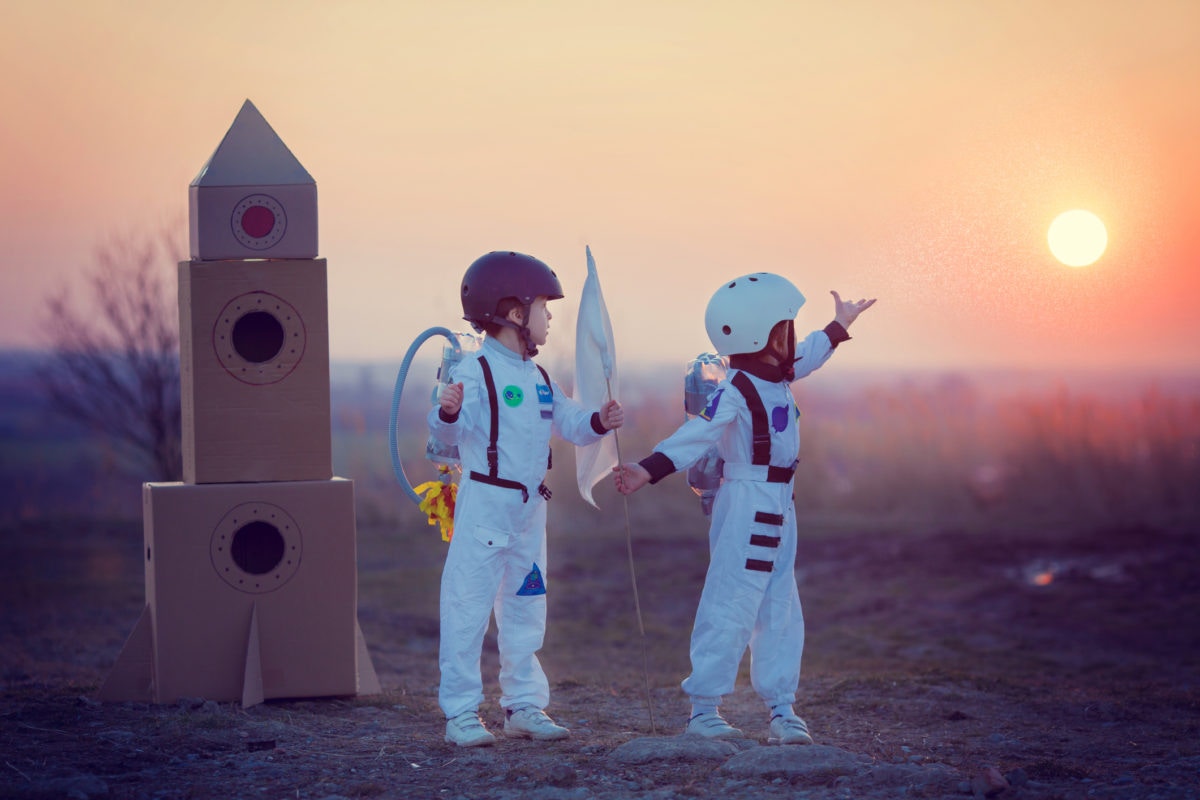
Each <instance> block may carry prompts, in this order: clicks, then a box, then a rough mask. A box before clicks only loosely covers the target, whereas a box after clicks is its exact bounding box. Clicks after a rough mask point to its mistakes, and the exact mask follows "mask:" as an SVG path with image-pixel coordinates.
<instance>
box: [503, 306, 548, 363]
mask: <svg viewBox="0 0 1200 800" xmlns="http://www.w3.org/2000/svg"><path fill="white" fill-rule="evenodd" d="M529 313H530V306H522V307H521V319H522V320H523V321H522V322H519V323H517V322H513V321H512V320H510V319H509V318H508V317H502V318H501V317H493V319H492V322H494V323H495V324H497V325H499V326H500V327H502V328H511V329H512V330H514V331H516V332H517V339H518V340H519V341H520V343H521V349H522V350H523V351H524V352H523V353H522V357H523V358H527V359H528V358H533V357H534V356H536V355H537V354H538V349H537V345H536V344H534V343H533V339H532V338H530V335H529V326H528V325H526V324H525V322H524V320H528V319H529Z"/></svg>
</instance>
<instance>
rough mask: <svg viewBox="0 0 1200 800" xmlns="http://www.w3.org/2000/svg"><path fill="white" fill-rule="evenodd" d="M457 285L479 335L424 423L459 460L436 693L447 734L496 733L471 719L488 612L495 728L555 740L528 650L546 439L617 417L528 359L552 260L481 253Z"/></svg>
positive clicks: (537, 624) (557, 289)
mask: <svg viewBox="0 0 1200 800" xmlns="http://www.w3.org/2000/svg"><path fill="white" fill-rule="evenodd" d="M461 292H462V293H461V299H462V307H463V318H464V319H466V320H467V321H469V322H470V323H471V324H472V326H474V327H475V329H476V330H477V331H480V332H482V333H485V334H486V336H485V338H484V342H483V346H482V347H481V348H480V349H479V350H478V351H477V352H475V353H472V354H470V355H467V356H465V357H464V358H463V360H462V361H461V362H460V363H459V364H458V365H457V366H455V368H454V371H453V373H452V375H451V381H452V382H451V383H450V385H448V386H447V387H445V388H444V389H443V391H442V394H441V396H440V398H439V400H438V405H437V406H436V407H435V408H433V409H432V410H431V411H430V413H429V428H430V431H431V432H432V434H433V435H434V437H436V438H437V439H438V440H439V441H441V442H443V443H445V444H448V445H457V446H458V452H459V456H460V458H461V459H462V467H463V481H462V484H461V486H460V488H459V492H458V497H457V502H456V504H455V510H454V517H455V519H454V537H453V539H452V540H451V542H450V549H449V552H448V553H447V555H446V565H445V567H444V569H443V571H442V589H441V641H440V646H439V653H438V666H439V667H440V669H441V685H440V686H439V689H438V702H439V703H440V705H441V708H442V712H443V713H444V714H445V715H446V720H447V721H446V741H448V742H451V743H453V744H456V745H459V746H462V747H475V746H479V745H489V744H492V743H493V742H494V741H495V737H494V736H493V735H492V734H491V733H490V732H489V731H488V729H487V728H486V727H485V726H484V724H483V721H482V720H481V719H480V717H479V705H480V703H482V702H483V681H482V677H481V674H480V653H481V651H482V648H483V637H484V633H485V632H486V631H487V627H488V622H489V620H490V618H491V616H492V615H493V614H494V615H495V618H496V629H497V643H498V646H499V651H500V690H501V696H500V705H501V707H502V708H503V709H504V712H505V718H504V733H505V735H507V736H515V737H521V738H528V739H537V740H550V739H562V738H564V737H566V736H567V735H568V734H569V732H568V730H567V729H566V728H564V727H562V726H560V725H558V724H557V723H555V722H554V721H553V720H552V719H551V718H550V717H549V716H548V715H547V714H546V713H545V711H544V709H545V708H546V706H547V705H548V704H549V702H550V687H549V683H548V682H547V680H546V675H545V673H544V672H543V671H542V667H541V664H540V663H539V662H538V657H537V652H538V650H539V649H541V646H542V639H543V637H544V635H545V632H546V589H547V586H548V585H549V580H548V577H549V576H548V572H547V566H546V501H547V500H548V499H549V498H550V491H549V490H548V489H547V488H546V485H545V484H544V483H543V482H542V481H543V479H544V478H545V476H546V470H547V469H549V468H550V437H551V435H555V436H559V437H561V438H563V439H566V440H567V441H569V442H572V443H573V444H577V445H586V444H591V443H592V442H595V441H597V440H598V439H600V438H601V437H602V436H604V435H605V434H607V433H608V431H610V430H612V429H614V428H619V427H621V423H622V422H623V419H624V416H623V412H622V410H621V406H620V404H618V403H617V402H616V401H610V402H608V403H605V404H604V406H603V407H602V408H600V409H599V410H598V411H594V410H588V409H584V408H583V407H582V406H580V405H579V404H578V403H576V402H575V401H574V400H572V399H571V398H570V397H567V396H566V395H565V394H563V392H562V390H561V389H560V388H559V387H558V385H557V384H556V383H553V382H552V381H551V380H550V378H549V376H548V375H547V374H546V371H545V370H543V369H542V368H541V367H540V366H538V365H536V364H535V363H534V362H533V361H532V357H533V356H534V355H536V354H537V351H538V350H537V349H538V347H539V346H541V345H544V344H545V343H546V339H547V336H548V335H549V332H550V320H551V319H552V315H551V313H550V310H549V308H547V303H548V302H549V301H551V300H557V299H559V298H561V297H562V296H563V293H562V287H561V286H560V285H559V282H558V277H557V276H556V275H555V274H554V272H553V271H552V270H551V269H550V267H548V266H546V264H544V263H542V262H541V261H539V260H538V259H536V258H533V257H532V256H528V255H524V254H522V253H513V252H507V251H505V252H493V253H488V254H487V255H485V256H482V257H481V258H479V259H477V260H476V261H475V262H474V263H472V264H471V266H470V267H469V268H468V269H467V272H466V274H465V275H464V277H463V280H462V290H461Z"/></svg>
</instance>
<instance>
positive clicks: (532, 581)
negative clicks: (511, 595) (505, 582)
mask: <svg viewBox="0 0 1200 800" xmlns="http://www.w3.org/2000/svg"><path fill="white" fill-rule="evenodd" d="M545 593H546V582H545V581H543V580H542V571H541V570H540V569H538V565H537V564H534V565H533V569H531V570H529V574H528V575H526V576H525V581H524V583H522V584H521V588H520V589H517V597H530V596H532V595H538V594H545Z"/></svg>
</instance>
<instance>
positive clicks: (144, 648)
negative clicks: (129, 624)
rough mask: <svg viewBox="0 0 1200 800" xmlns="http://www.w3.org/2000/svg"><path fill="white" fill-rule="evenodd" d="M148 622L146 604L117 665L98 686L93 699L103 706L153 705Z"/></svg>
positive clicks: (152, 676)
mask: <svg viewBox="0 0 1200 800" xmlns="http://www.w3.org/2000/svg"><path fill="white" fill-rule="evenodd" d="M151 620H152V617H151V614H150V604H149V603H147V604H146V605H145V607H143V608H142V614H141V616H140V617H138V621H137V624H136V625H134V626H133V631H131V632H130V634H129V638H128V639H126V640H125V645H124V647H122V648H121V654H120V655H119V656H117V663H116V664H114V665H113V668H112V670H111V671H109V673H108V677H107V678H105V679H104V683H103V684H102V685H101V686H100V691H99V692H98V693H97V694H96V699H98V700H100V701H101V702H106V703H109V702H113V703H116V702H122V701H132V702H135V703H150V702H153V700H154V630H153V629H154V626H153V624H152V621H151Z"/></svg>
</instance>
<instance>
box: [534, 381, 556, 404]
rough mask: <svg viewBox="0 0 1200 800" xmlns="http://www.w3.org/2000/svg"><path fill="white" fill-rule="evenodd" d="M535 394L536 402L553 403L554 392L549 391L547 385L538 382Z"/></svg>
mask: <svg viewBox="0 0 1200 800" xmlns="http://www.w3.org/2000/svg"><path fill="white" fill-rule="evenodd" d="M537 394H538V402H539V403H553V402H554V392H552V391H550V387H549V386H543V385H542V384H540V383H539V384H538V385H537Z"/></svg>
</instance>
